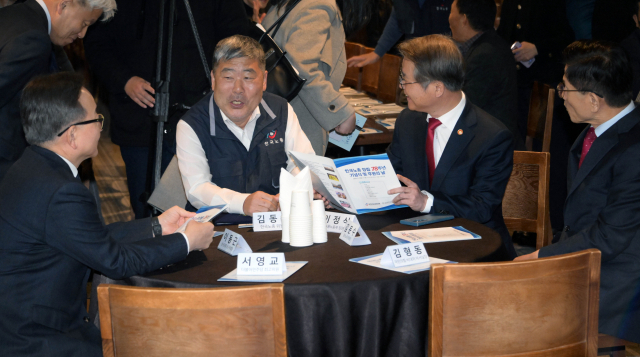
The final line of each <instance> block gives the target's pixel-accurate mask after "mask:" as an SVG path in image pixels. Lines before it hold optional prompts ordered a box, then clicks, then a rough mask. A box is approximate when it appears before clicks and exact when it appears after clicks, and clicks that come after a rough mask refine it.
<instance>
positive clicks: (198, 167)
mask: <svg viewBox="0 0 640 357" xmlns="http://www.w3.org/2000/svg"><path fill="white" fill-rule="evenodd" d="M287 107H288V116H289V117H288V119H287V129H286V130H285V135H284V150H285V152H288V151H292V150H293V151H298V152H302V153H306V154H314V151H313V148H312V147H311V143H310V142H309V139H307V136H306V135H305V133H304V132H303V131H302V128H301V127H300V122H299V121H298V117H297V116H296V113H295V112H294V111H293V108H292V107H291V105H290V104H288V103H287ZM220 114H221V117H222V120H223V121H224V123H225V125H226V126H227V128H229V130H230V131H231V132H232V133H233V135H235V137H236V138H238V140H240V142H242V144H243V145H244V147H245V148H246V149H247V151H248V150H249V146H250V145H251V140H252V139H253V131H254V130H255V127H256V122H257V120H258V118H259V117H260V108H259V107H256V109H255V110H254V111H253V113H252V114H251V118H250V119H249V122H248V123H247V124H246V125H245V127H244V128H240V127H238V126H237V125H236V124H235V123H234V122H232V121H231V120H230V119H229V118H228V117H227V116H226V115H225V114H224V113H223V112H222V111H220ZM176 153H177V156H178V166H179V167H180V175H181V176H182V184H183V185H184V191H185V193H186V194H187V199H188V200H189V202H191V204H192V205H193V206H194V207H196V208H200V207H203V206H213V205H220V204H229V212H230V213H239V214H244V209H243V206H244V201H245V200H246V199H247V197H248V196H249V193H240V192H236V191H233V190H229V189H226V188H222V187H220V186H218V185H216V184H215V182H211V177H212V176H211V171H210V169H209V160H208V159H207V156H206V154H205V152H204V149H203V148H202V144H201V143H200V139H198V135H197V134H196V133H195V131H194V130H193V128H191V126H190V125H189V124H187V123H186V122H185V121H183V120H180V121H179V122H178V129H177V132H176ZM287 171H289V172H291V173H293V174H294V175H295V174H297V173H298V171H299V170H298V168H297V167H296V166H295V164H294V163H293V162H292V161H291V158H287Z"/></svg>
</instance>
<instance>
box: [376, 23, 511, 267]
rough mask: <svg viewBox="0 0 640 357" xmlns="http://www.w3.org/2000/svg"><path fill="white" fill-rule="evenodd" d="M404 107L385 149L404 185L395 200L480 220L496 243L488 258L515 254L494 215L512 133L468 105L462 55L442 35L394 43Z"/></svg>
mask: <svg viewBox="0 0 640 357" xmlns="http://www.w3.org/2000/svg"><path fill="white" fill-rule="evenodd" d="M399 50H400V53H401V54H402V55H403V57H404V59H403V61H402V79H401V81H400V85H401V87H403V88H404V91H405V93H406V95H407V103H408V105H409V109H405V110H404V111H403V112H402V113H400V116H399V117H398V120H397V121H396V128H395V131H394V132H393V141H392V142H391V145H389V148H388V149H387V154H388V155H389V159H390V160H391V164H392V165H393V168H394V170H396V172H397V173H398V174H399V175H398V178H399V179H400V181H402V182H403V183H404V184H405V185H407V187H400V188H396V189H392V190H390V191H389V194H394V193H399V195H398V196H396V198H395V199H394V203H395V204H397V205H401V204H406V205H407V206H409V207H411V209H413V210H414V211H419V212H423V213H445V214H452V215H454V216H456V217H463V218H467V219H470V220H473V221H476V222H480V223H483V224H485V225H487V226H488V227H491V228H493V229H495V230H496V231H498V233H500V236H501V237H502V240H503V242H504V249H503V250H502V251H501V252H498V255H496V257H493V258H495V259H508V258H510V257H511V259H512V258H513V257H515V255H516V254H515V250H514V248H513V243H512V242H511V237H510V236H509V232H508V231H507V227H506V226H505V224H504V219H503V218H502V196H503V195H504V190H505V188H506V187H507V182H508V181H509V176H510V175H511V170H512V169H513V139H512V134H511V132H509V130H508V129H507V128H506V127H505V126H504V125H503V124H502V123H501V122H500V121H498V120H497V119H495V118H494V117H492V116H491V115H489V114H487V113H486V112H485V111H483V110H482V109H480V108H478V107H476V106H475V105H473V104H471V102H470V101H469V100H468V99H467V98H466V96H465V94H464V93H463V92H462V90H461V89H462V84H463V78H464V72H463V65H462V55H461V54H460V51H459V50H458V48H457V47H456V45H455V43H454V42H453V41H452V40H451V39H450V38H448V37H445V36H442V35H430V36H425V37H421V38H416V39H412V40H409V41H406V42H404V43H402V44H401V45H400V46H399Z"/></svg>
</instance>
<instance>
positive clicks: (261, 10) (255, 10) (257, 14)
mask: <svg viewBox="0 0 640 357" xmlns="http://www.w3.org/2000/svg"><path fill="white" fill-rule="evenodd" d="M242 2H243V3H244V10H245V12H246V13H247V17H248V18H249V19H250V20H251V21H253V22H255V23H257V24H259V23H262V19H264V17H265V16H266V15H267V13H266V8H267V5H269V0H242Z"/></svg>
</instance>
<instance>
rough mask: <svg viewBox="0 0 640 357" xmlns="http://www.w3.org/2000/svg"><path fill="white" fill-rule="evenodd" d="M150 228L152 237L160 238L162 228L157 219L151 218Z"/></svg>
mask: <svg viewBox="0 0 640 357" xmlns="http://www.w3.org/2000/svg"><path fill="white" fill-rule="evenodd" d="M151 228H152V229H153V236H154V237H160V236H161V235H162V226H161V225H160V220H159V219H158V217H152V218H151Z"/></svg>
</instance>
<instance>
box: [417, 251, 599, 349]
mask: <svg viewBox="0 0 640 357" xmlns="http://www.w3.org/2000/svg"><path fill="white" fill-rule="evenodd" d="M430 279H431V280H430V290H429V332H428V339H429V340H428V344H429V346H428V350H429V352H428V355H429V357H441V356H467V357H471V356H518V357H533V356H536V357H542V356H554V357H563V356H588V357H595V356H596V352H597V347H598V300H599V296H598V293H599V289H600V287H599V285H600V251H598V250H597V249H589V250H585V251H581V252H577V253H572V254H566V255H559V256H555V257H549V258H542V259H534V260H527V261H518V262H501V263H467V264H434V265H432V266H431V278H430Z"/></svg>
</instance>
